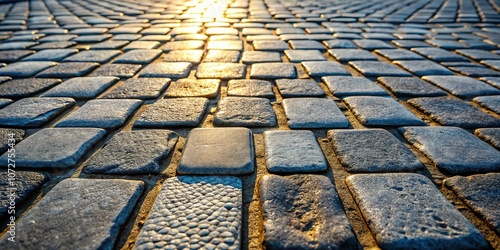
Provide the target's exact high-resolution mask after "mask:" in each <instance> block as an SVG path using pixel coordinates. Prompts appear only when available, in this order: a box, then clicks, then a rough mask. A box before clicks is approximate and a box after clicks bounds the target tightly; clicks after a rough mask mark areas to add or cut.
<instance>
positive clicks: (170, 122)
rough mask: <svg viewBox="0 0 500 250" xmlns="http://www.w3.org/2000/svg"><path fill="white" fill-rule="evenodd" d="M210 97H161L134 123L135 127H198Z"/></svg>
mask: <svg viewBox="0 0 500 250" xmlns="http://www.w3.org/2000/svg"><path fill="white" fill-rule="evenodd" d="M207 106H208V99H206V98H201V97H194V98H171V99H160V100H158V101H156V102H155V103H153V104H152V105H151V106H147V107H146V109H145V110H144V112H143V113H142V114H141V115H140V116H139V118H137V120H136V121H135V123H134V126H135V127H153V128H154V127H158V128H161V127H196V126H198V125H199V124H200V123H201V120H202V118H203V115H204V114H205V109H206V108H207Z"/></svg>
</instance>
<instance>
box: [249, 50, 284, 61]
mask: <svg viewBox="0 0 500 250" xmlns="http://www.w3.org/2000/svg"><path fill="white" fill-rule="evenodd" d="M241 62H242V63H245V64H252V63H267V62H281V56H280V54H279V53H278V52H268V51H244V52H243V56H242V58H241Z"/></svg>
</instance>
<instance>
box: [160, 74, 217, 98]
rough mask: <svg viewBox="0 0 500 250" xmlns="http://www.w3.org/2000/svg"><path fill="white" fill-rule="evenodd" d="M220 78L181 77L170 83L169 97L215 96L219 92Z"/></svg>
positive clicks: (167, 94) (167, 93)
mask: <svg viewBox="0 0 500 250" xmlns="http://www.w3.org/2000/svg"><path fill="white" fill-rule="evenodd" d="M219 88H220V80H217V79H200V80H198V79H179V80H177V81H175V82H173V83H171V84H170V87H168V89H167V92H166V94H165V95H166V96H168V97H206V98H215V97H217V95H218V94H219Z"/></svg>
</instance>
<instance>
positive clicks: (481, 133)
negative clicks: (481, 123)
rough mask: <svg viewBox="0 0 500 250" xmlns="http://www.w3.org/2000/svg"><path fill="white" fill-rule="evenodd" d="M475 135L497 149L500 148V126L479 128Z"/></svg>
mask: <svg viewBox="0 0 500 250" xmlns="http://www.w3.org/2000/svg"><path fill="white" fill-rule="evenodd" d="M474 135H476V136H477V137H479V138H481V139H482V140H483V141H485V142H487V143H489V144H490V145H492V146H493V147H495V148H496V149H500V128H479V129H476V131H475V132H474Z"/></svg>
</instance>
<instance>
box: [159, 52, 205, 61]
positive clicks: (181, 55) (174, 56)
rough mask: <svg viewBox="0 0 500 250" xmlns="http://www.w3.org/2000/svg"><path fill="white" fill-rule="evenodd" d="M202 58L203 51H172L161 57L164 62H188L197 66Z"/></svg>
mask: <svg viewBox="0 0 500 250" xmlns="http://www.w3.org/2000/svg"><path fill="white" fill-rule="evenodd" d="M201 58H203V50H172V51H170V52H168V54H167V55H165V57H163V61H164V62H190V63H194V64H198V63H200V62H201Z"/></svg>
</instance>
